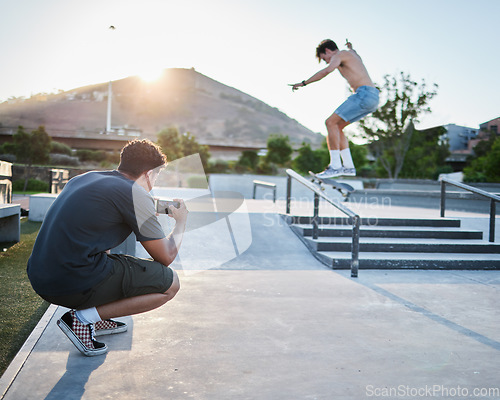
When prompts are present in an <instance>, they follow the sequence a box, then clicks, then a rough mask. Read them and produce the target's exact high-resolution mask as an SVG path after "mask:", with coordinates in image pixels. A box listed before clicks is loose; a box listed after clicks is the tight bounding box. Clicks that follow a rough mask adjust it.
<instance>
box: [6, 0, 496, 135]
mask: <svg viewBox="0 0 500 400" xmlns="http://www.w3.org/2000/svg"><path fill="white" fill-rule="evenodd" d="M499 16H500V0H475V1H470V0H467V1H463V0H419V1H407V0H351V1H345V0H342V1H337V0H308V1H304V0H247V1H238V0H210V1H206V0H189V1H179V0H175V1H172V0H86V1H81V0H78V1H76V0H43V1H40V0H0V37H1V38H2V39H1V40H0V54H1V61H0V102H1V101H5V100H7V99H8V98H10V97H21V96H26V97H30V96H31V95H33V94H36V93H42V92H48V93H55V92H57V91H58V90H70V89H74V88H77V87H81V86H85V85H88V84H94V83H102V82H107V81H109V80H116V79H121V78H124V77H127V76H132V75H139V76H141V77H144V78H145V79H152V78H153V77H154V76H158V75H159V73H160V71H161V70H162V69H165V68H195V69H196V70H197V71H198V72H200V73H202V74H204V75H206V76H208V77H210V78H212V79H215V80H217V81H219V82H221V83H223V84H226V85H228V86H232V87H234V88H236V89H239V90H241V91H243V92H245V93H247V94H249V95H251V96H254V97H256V98H258V99H260V100H262V101H264V102H266V103H267V104H269V105H270V106H272V107H276V108H278V109H279V110H281V111H283V112H284V113H286V114H287V115H288V116H289V117H291V118H293V119H296V120H297V121H298V122H300V123H301V124H302V125H304V126H306V127H307V128H309V129H311V130H312V131H314V132H320V133H322V134H324V135H325V134H326V128H325V124H324V121H325V119H326V118H327V117H328V116H329V115H331V114H332V113H333V112H334V111H335V109H336V108H337V106H338V105H340V104H341V103H342V102H343V101H344V100H345V98H346V97H347V96H348V94H349V91H348V87H347V84H346V82H345V80H344V79H343V78H342V77H341V76H340V74H339V73H338V71H335V72H333V73H332V74H330V75H328V76H327V77H326V78H324V79H323V80H321V81H319V82H316V83H313V84H311V85H308V86H307V87H305V88H301V89H299V90H298V91H296V92H292V90H291V88H290V87H289V86H288V84H289V83H296V82H300V81H302V80H303V79H307V78H309V77H310V76H312V75H313V74H314V73H315V72H317V71H318V70H320V69H322V68H324V67H325V66H326V64H318V61H317V60H316V58H315V49H316V46H317V45H318V44H319V42H321V40H323V39H327V38H329V39H332V40H334V41H336V42H337V44H338V45H339V47H340V48H341V49H345V47H344V43H345V41H346V39H349V41H350V42H351V43H352V44H353V47H354V48H355V50H356V51H357V52H358V54H359V55H360V56H361V57H362V59H363V61H364V63H365V65H366V67H367V69H368V71H369V73H370V76H371V78H372V80H373V81H374V82H375V83H377V84H381V83H383V77H384V75H386V74H389V75H396V74H399V73H400V72H405V73H407V74H409V75H410V76H411V78H412V79H413V80H415V81H417V82H422V80H424V81H425V82H426V84H427V85H428V86H431V85H432V84H434V83H436V84H438V85H439V89H438V94H437V96H436V97H434V99H432V100H431V102H430V107H431V109H432V113H431V114H427V115H424V116H422V117H421V118H420V123H418V124H417V128H419V129H425V128H430V127H433V126H438V125H446V124H457V125H463V126H467V127H471V128H478V126H479V124H481V123H483V122H486V121H489V120H491V119H493V118H497V117H500V100H499V98H500V96H499V95H500V73H499V72H500V51H499V49H500V46H499V43H500V29H499V24H500V17H499ZM111 25H112V26H114V27H115V28H116V29H114V30H112V29H110V28H109V27H110V26H111ZM0 122H1V121H0ZM348 131H349V132H348V133H350V134H355V133H356V131H357V124H352V125H351V126H350V127H348ZM193 134H196V133H195V132H193Z"/></svg>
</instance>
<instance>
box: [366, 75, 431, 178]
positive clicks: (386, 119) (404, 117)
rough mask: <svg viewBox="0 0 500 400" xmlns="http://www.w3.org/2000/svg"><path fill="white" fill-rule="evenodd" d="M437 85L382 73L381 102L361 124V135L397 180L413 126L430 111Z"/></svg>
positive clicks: (389, 173)
mask: <svg viewBox="0 0 500 400" xmlns="http://www.w3.org/2000/svg"><path fill="white" fill-rule="evenodd" d="M437 88H438V85H436V84H434V85H433V86H432V89H430V90H428V89H427V84H426V83H425V81H424V80H422V82H421V83H420V84H418V83H417V82H415V81H413V80H412V79H411V78H410V75H409V74H405V73H404V72H401V73H400V74H399V76H394V77H391V76H390V75H385V76H384V84H383V85H382V87H381V102H383V103H382V105H381V106H380V107H379V108H378V109H377V110H376V111H375V112H374V113H373V114H372V115H371V116H370V117H368V118H367V119H365V120H362V121H361V123H360V126H361V129H362V131H363V134H362V136H363V137H364V138H365V139H368V141H369V143H370V149H371V151H372V153H373V154H374V156H375V157H376V158H377V162H378V163H380V165H381V166H382V167H383V168H384V170H385V171H386V173H387V175H388V177H389V178H394V179H397V177H398V176H399V173H400V171H401V169H402V167H403V163H404V159H405V156H406V153H407V151H408V149H409V146H410V143H411V138H412V136H413V133H414V130H415V127H414V123H415V122H418V121H419V116H420V115H421V114H423V113H430V112H431V109H430V107H429V106H428V104H429V102H430V100H431V99H432V98H433V97H434V96H436V94H437Z"/></svg>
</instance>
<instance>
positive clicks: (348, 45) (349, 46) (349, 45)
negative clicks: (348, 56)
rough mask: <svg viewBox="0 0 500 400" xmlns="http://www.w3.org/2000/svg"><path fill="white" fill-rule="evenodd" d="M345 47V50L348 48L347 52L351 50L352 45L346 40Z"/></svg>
mask: <svg viewBox="0 0 500 400" xmlns="http://www.w3.org/2000/svg"><path fill="white" fill-rule="evenodd" d="M345 45H346V46H347V48H348V49H349V50H352V43H351V42H349V40H348V39H346V40H345Z"/></svg>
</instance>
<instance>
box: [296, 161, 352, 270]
mask: <svg viewBox="0 0 500 400" xmlns="http://www.w3.org/2000/svg"><path fill="white" fill-rule="evenodd" d="M286 173H287V175H288V177H287V188H286V214H290V200H291V197H292V178H293V179H295V180H296V181H298V182H300V183H301V184H302V185H304V186H305V187H307V188H308V189H310V190H312V191H313V192H314V215H313V219H312V225H313V232H312V234H313V235H312V237H313V239H317V238H318V214H319V198H320V197H321V198H323V199H324V200H325V201H327V202H328V203H330V204H331V205H332V206H334V207H336V208H337V209H339V210H340V211H342V212H343V213H344V214H346V215H347V216H348V217H349V218H350V219H351V221H352V247H351V250H352V258H351V277H353V278H357V276H358V268H359V225H360V218H359V215H358V214H356V213H355V212H353V211H352V210H350V209H348V208H347V207H346V206H344V205H342V204H340V202H339V201H338V200H337V201H335V200H332V199H330V198H329V197H328V196H327V195H326V194H324V193H323V192H322V191H321V190H320V189H319V188H318V187H317V186H315V185H314V184H312V183H311V182H310V181H308V180H307V179H305V178H304V177H302V176H300V175H299V174H298V173H297V172H295V171H294V170H292V169H287V170H286Z"/></svg>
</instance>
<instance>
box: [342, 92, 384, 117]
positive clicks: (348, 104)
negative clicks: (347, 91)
mask: <svg viewBox="0 0 500 400" xmlns="http://www.w3.org/2000/svg"><path fill="white" fill-rule="evenodd" d="M378 102H379V91H378V89H377V88H374V87H372V86H360V87H359V88H358V89H357V90H356V92H355V93H354V94H352V95H351V96H349V97H348V98H347V100H346V101H344V102H343V103H342V104H341V105H340V106H339V108H337V109H336V110H335V114H337V115H338V116H339V117H340V118H342V119H343V120H344V121H346V122H356V121H359V120H360V119H361V118H364V117H366V116H367V115H368V114H371V113H372V112H374V111H375V110H376V109H377V107H378Z"/></svg>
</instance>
